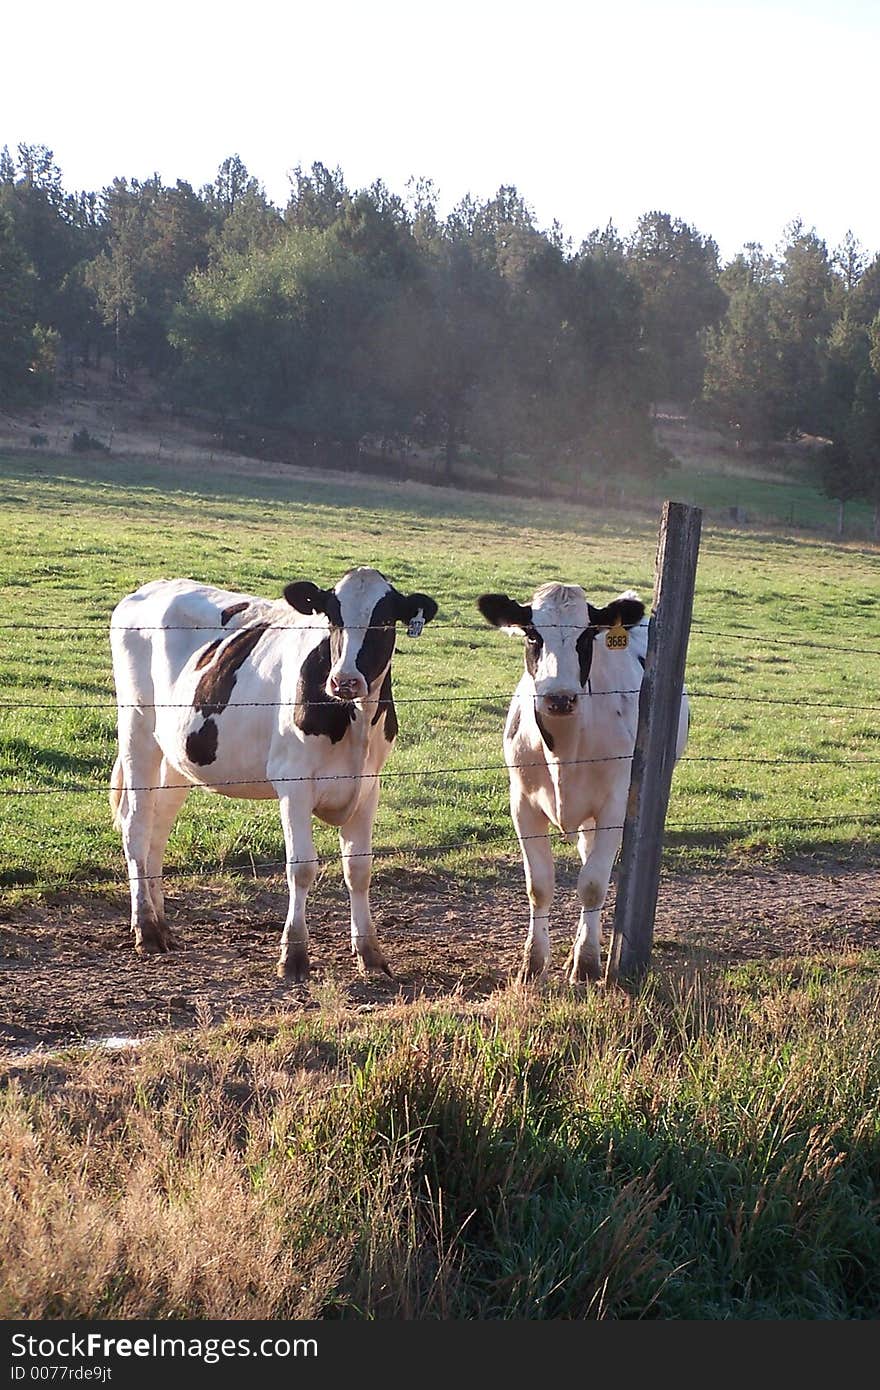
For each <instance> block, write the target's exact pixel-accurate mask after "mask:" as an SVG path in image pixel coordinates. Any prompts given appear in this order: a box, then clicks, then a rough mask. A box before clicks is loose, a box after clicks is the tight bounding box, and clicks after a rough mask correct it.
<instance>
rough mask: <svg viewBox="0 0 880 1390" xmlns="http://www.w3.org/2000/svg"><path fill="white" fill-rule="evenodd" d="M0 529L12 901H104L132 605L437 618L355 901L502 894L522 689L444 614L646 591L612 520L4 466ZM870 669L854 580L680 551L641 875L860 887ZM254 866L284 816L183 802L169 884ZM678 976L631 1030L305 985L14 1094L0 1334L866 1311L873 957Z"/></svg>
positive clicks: (225, 478)
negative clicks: (787, 874)
mask: <svg viewBox="0 0 880 1390" xmlns="http://www.w3.org/2000/svg"><path fill="white" fill-rule="evenodd" d="M0 506H2V514H3V536H4V545H3V549H2V560H0V564H2V567H3V568H2V586H3V598H4V602H3V611H2V614H0V624H2V626H0V702H2V704H0V733H2V740H0V749H2V753H0V757H2V762H0V790H3V791H5V792H15V791H22V790H26V789H41V790H48V792H49V793H50V794H47V795H39V796H30V795H23V796H18V795H6V796H3V798H2V805H3V816H2V829H0V863H2V875H3V879H2V881H3V885H4V893H5V895H6V898H7V900H8V901H10V902H12V901H14V900H16V899H19V898H22V897H30V896H39V895H49V894H57V893H59V892H60V893H61V894H62V895H63V894H64V893H65V891H66V890H67V889H68V888H70V887H72V886H77V887H78V889H79V890H80V892H82V893H99V892H113V893H121V892H122V889H123V887H124V875H123V868H122V862H121V853H120V846H119V843H118V838H117V836H116V834H115V832H114V831H113V830H112V828H111V826H110V822H109V814H108V809H107V800H106V783H107V779H108V776H109V771H110V767H111V765H112V761H113V756H114V723H115V720H114V708H113V692H112V684H111V679H110V662H109V649H108V640H107V623H108V618H109V614H110V611H111V609H112V607H113V605H114V604H115V602H116V601H117V600H118V598H119V597H120V596H121V595H122V594H124V593H125V592H127V591H129V590H130V589H132V588H134V587H135V586H137V585H138V584H141V583H143V582H144V581H145V580H147V579H149V578H153V577H157V576H160V575H165V576H171V575H176V574H187V575H191V576H194V577H198V578H203V579H206V580H214V581H220V582H222V583H224V584H229V585H231V586H237V585H238V586H241V587H242V588H245V589H253V590H256V591H257V592H262V593H266V594H270V595H271V594H277V593H279V592H280V590H281V586H282V584H283V583H285V582H286V581H288V580H290V579H292V578H295V577H307V578H313V579H315V580H317V581H318V582H320V583H321V584H327V583H330V582H332V581H333V580H335V579H336V578H337V577H338V575H339V574H340V573H341V571H342V570H344V569H345V568H346V567H347V566H349V565H350V564H354V563H363V562H368V563H372V564H376V565H378V566H379V567H381V568H383V569H384V570H385V571H386V572H387V573H388V574H389V575H390V576H391V577H392V578H394V580H395V581H396V582H398V583H399V584H400V585H402V586H404V587H412V588H416V587H417V588H422V589H425V590H427V591H428V592H432V593H434V594H435V596H436V597H437V598H438V600H439V602H440V614H439V617H438V619H437V621H436V622H435V623H434V624H432V625H431V626H430V627H429V628H427V629H426V632H425V634H424V636H423V637H422V638H421V639H419V641H418V642H416V641H412V640H410V639H408V638H406V637H405V636H401V638H400V642H399V648H400V650H399V654H398V656H397V658H396V665H395V686H396V695H397V698H398V701H399V709H400V716H401V736H400V739H399V742H398V746H397V748H396V750H395V752H394V755H393V757H392V760H391V762H390V763H389V775H387V776H386V777H385V779H384V782H383V799H382V807H381V810H380V815H379V820H378V825H377V833H376V844H377V845H378V846H380V847H385V848H387V849H389V851H390V852H389V854H388V855H387V856H383V857H382V858H381V860H380V862H379V865H378V866H377V870H378V873H379V875H383V874H395V875H397V876H398V879H399V881H400V883H401V884H405V883H418V882H419V880H420V879H421V878H422V877H424V878H425V879H427V878H428V877H429V876H430V877H432V878H433V877H434V876H436V875H438V874H442V875H444V876H446V877H448V878H449V880H450V881H452V882H456V881H457V882H459V883H462V884H465V883H466V882H470V881H472V880H473V879H474V878H476V877H480V878H483V879H489V878H491V876H493V875H505V876H508V877H509V876H510V875H511V874H516V876H517V881H519V873H520V870H519V864H518V854H517V852H516V846H515V844H512V843H511V831H510V825H509V819H508V810H507V796H506V773H505V772H504V770H503V769H500V768H499V767H498V764H499V763H500V761H501V750H500V738H501V729H502V724H503V719H504V712H505V708H506V704H507V697H508V695H509V693H510V691H511V690H512V688H513V685H514V683H515V681H516V679H517V677H518V673H519V670H520V663H521V654H520V650H519V646H518V644H517V643H515V642H513V641H510V640H508V639H505V638H503V637H502V636H501V635H500V634H497V633H496V632H494V630H491V629H489V628H485V627H484V626H483V625H482V622H481V620H480V618H479V616H478V614H477V612H476V609H475V608H474V606H473V600H474V597H475V596H476V595H477V594H478V593H479V592H481V591H482V590H484V589H488V588H491V589H496V588H498V589H508V590H510V591H511V592H513V593H515V594H517V595H518V596H520V597H521V598H525V597H526V596H527V595H528V594H529V593H530V591H531V590H532V589H533V587H534V586H535V585H536V584H537V583H539V582H541V581H543V580H546V579H548V578H550V577H553V576H555V577H562V578H566V579H573V580H577V581H579V582H581V583H583V584H584V586H585V588H586V589H587V592H588V593H589V594H590V596H591V597H593V598H598V599H604V598H606V597H608V596H610V595H612V594H613V593H615V592H617V591H619V589H620V588H622V587H623V586H627V585H634V586H636V587H638V588H639V589H641V591H642V593H643V595H644V596H645V597H646V598H648V597H649V596H650V592H651V586H652V578H653V563H654V553H655V547H656V524H646V523H645V522H644V521H643V520H639V521H637V522H633V521H632V520H631V519H629V518H628V517H627V516H626V514H625V513H623V512H620V513H617V514H613V513H610V512H606V513H603V514H602V515H601V516H597V515H595V514H591V513H590V512H588V511H587V510H583V511H581V512H577V511H576V510H575V509H573V508H572V507H571V506H565V505H562V504H554V505H552V506H551V505H546V506H544V505H540V504H531V503H516V502H499V503H497V504H490V503H488V502H487V501H485V500H483V499H480V498H478V497H461V496H457V495H455V494H452V493H445V492H441V491H438V492H436V493H432V492H429V491H427V490H421V489H413V488H406V487H394V486H390V485H389V486H376V485H370V484H368V483H366V482H361V483H358V482H351V483H349V484H347V485H346V484H342V483H341V482H339V481H327V480H324V481H320V480H312V481H309V482H304V481H301V480H299V479H296V478H294V477H287V478H284V477H279V478H268V477H267V478H260V477H247V478H245V477H241V476H234V475H233V474H231V473H223V472H222V471H221V470H220V469H216V470H214V471H213V472H211V473H210V474H207V473H204V472H202V473H196V472H186V471H185V470H184V469H182V468H181V469H178V470H177V471H175V472H173V473H172V472H169V471H168V470H167V469H164V468H156V467H153V468H151V467H150V466H148V465H142V466H138V467H137V468H136V467H135V466H134V465H133V464H131V463H130V462H129V463H126V464H124V465H123V464H120V463H119V462H118V461H115V460H112V459H110V460H104V461H101V462H99V463H92V462H89V461H85V462H76V463H73V462H71V461H69V460H63V461H62V460H58V461H57V462H53V461H51V460H45V459H41V460H39V461H35V460H34V459H32V458H29V457H28V458H14V457H8V458H5V459H2V460H0ZM878 674H880V594H878V589H877V584H876V551H875V550H873V549H871V548H863V549H858V548H856V547H853V546H841V545H835V544H833V543H831V542H829V541H826V540H821V541H820V540H816V539H815V538H812V539H810V538H807V539H804V538H795V537H791V538H785V537H780V536H773V535H770V534H766V535H761V534H748V535H743V534H736V533H734V532H729V531H723V530H715V529H713V528H712V527H708V528H707V529H706V531H705V533H704V542H703V549H702V554H701V560H700V566H699V571H698V580H697V597H696V607H695V617H694V631H693V636H692V642H691V653H690V662H689V670H688V682H689V686H690V688H691V690H692V692H693V704H692V710H693V723H692V734H691V742H690V747H689V750H688V760H687V761H683V762H682V763H681V764H680V765H679V768H678V770H677V772H676V775H675V778H674V783H673V798H672V804H671V807H670V815H669V831H668V837H667V843H668V856H667V858H668V861H669V862H671V863H673V864H678V865H679V866H683V865H693V866H694V868H697V869H698V868H699V867H700V866H701V865H706V864H711V863H714V862H718V861H730V860H732V859H742V858H745V857H748V858H751V859H753V860H756V861H757V862H759V863H769V862H770V861H771V860H778V859H782V858H784V857H785V856H790V855H794V854H809V855H814V856H817V857H821V856H825V855H837V856H842V857H846V856H853V857H859V856H864V857H868V856H870V855H871V854H872V853H873V852H874V851H875V850H876V847H877V840H878V834H880V817H878V816H877V811H876V806H877V800H876V787H877V769H878V766H880V692H878V688H877V687H878ZM451 697H455V698H451ZM65 705H66V706H67V707H68V708H67V709H64V708H59V707H60V706H65ZM81 706H88V708H80V707H81ZM448 768H469V769H471V770H470V771H466V772H461V771H459V772H457V773H455V774H454V775H447V774H446V773H443V774H442V775H440V772H439V770H441V769H448ZM432 771H433V772H436V773H437V774H438V775H436V776H434V775H431V774H432ZM395 773H401V774H403V775H401V776H395V775H393V774H395ZM80 786H90V787H94V790H90V791H87V792H78V791H77V792H71V791H64V789H65V788H72V787H80ZM862 818H864V819H862ZM817 821H818V822H824V823H819V824H816V823H815V822H817ZM319 845H320V847H321V850H322V851H323V852H327V853H332V852H333V850H334V848H335V846H334V840H333V836H332V834H331V832H329V831H323V830H322V832H321V834H320V838H319ZM448 845H464V848H457V849H443V848H442V847H443V846H448ZM562 853H564V854H566V855H571V854H572V853H573V852H572V851H571V850H570V849H569V848H565V849H564V850H563V851H562ZM281 855H282V842H281V836H280V830H279V827H278V819H277V813H276V809H275V807H274V805H273V803H259V804H248V803H238V802H233V801H227V800H221V799H213V798H211V797H210V796H208V795H202V794H199V795H195V796H193V797H191V798H190V801H189V803H188V805H187V807H186V809H185V811H184V813H183V815H182V816H181V818H180V821H179V824H178V826H177V828H176V830H175V832H174V835H173V837H172V841H171V846H170V854H169V862H170V866H171V869H172V871H173V872H176V873H177V875H178V876H179V878H180V879H181V880H182V879H183V878H185V877H189V876H191V877H192V878H193V879H198V878H204V877H208V878H212V879H218V880H220V879H224V878H227V877H229V876H230V875H236V876H237V875H239V874H240V876H241V881H242V884H244V883H246V880H247V878H248V877H249V876H250V875H251V873H252V872H253V868H252V865H253V864H261V863H264V864H273V863H277V861H278V859H279V858H280V857H281ZM676 960H677V963H675V962H674V961H672V960H671V959H669V960H664V962H663V963H662V968H658V969H657V970H656V971H655V972H654V973H653V974H652V975H651V977H650V978H649V980H648V982H647V985H646V987H645V988H644V989H643V990H642V991H641V992H640V993H639V994H638V995H637V996H632V995H630V994H625V993H623V992H621V991H615V990H610V989H608V990H602V989H594V990H589V991H587V992H584V993H581V992H578V991H573V990H571V989H568V988H565V987H561V986H560V985H558V984H556V983H554V982H553V981H551V982H550V983H549V984H548V985H546V986H545V987H544V988H542V989H535V990H529V991H524V990H521V989H517V988H507V989H498V990H496V991H494V992H492V993H491V994H489V995H488V996H487V997H485V998H481V999H480V1000H478V1001H471V1002H468V1001H466V1000H465V999H464V998H462V996H461V995H460V994H457V993H454V994H449V995H447V996H444V997H441V998H436V999H433V1000H428V999H421V1000H417V1001H416V1002H414V1003H411V1004H403V1003H401V1002H399V1001H398V1002H390V1003H387V1004H385V1005H384V1006H383V1007H381V1008H375V1009H373V1008H370V1009H369V1010H367V1011H366V1012H364V1011H363V1010H361V1009H359V1008H358V1007H356V1006H354V1005H353V1004H352V1002H351V1001H350V1000H349V999H348V996H347V995H346V994H345V992H344V989H343V988H342V986H341V985H340V984H339V982H337V981H335V980H334V979H332V978H328V979H325V980H324V982H323V983H316V984H314V985H313V986H312V993H311V996H310V999H309V1000H308V1001H307V1002H308V1003H309V1004H311V1005H312V1006H315V1005H317V1006H318V1007H311V1008H305V1007H303V1006H302V1005H303V1001H302V1000H298V999H296V998H294V997H293V996H291V997H290V998H289V999H285V1000H283V1001H276V1003H275V1005H274V1006H273V1010H272V1012H271V1013H270V1014H269V1015H268V1016H267V1017H264V1018H260V1019H247V1018H231V1019H230V1020H229V1021H227V1022H226V1023H225V1024H224V1025H223V1026H221V1027H216V1028H215V1027H211V1026H209V1025H208V1023H207V1021H206V1020H202V1021H199V1026H198V1027H196V1028H195V1029H191V1030H189V1031H186V1032H180V1033H177V1034H174V1033H168V1034H166V1035H165V1036H160V1037H158V1038H154V1039H152V1040H148V1041H145V1042H144V1043H143V1044H142V1045H141V1046H140V1047H139V1048H137V1049H136V1050H135V1051H133V1052H131V1053H124V1052H123V1053H113V1054H107V1053H105V1052H101V1051H98V1050H95V1049H77V1048H71V1049H70V1050H69V1051H67V1052H62V1053H60V1054H55V1055H52V1056H50V1057H47V1058H46V1057H40V1056H39V1055H37V1056H35V1057H31V1058H29V1059H26V1060H23V1061H22V1060H20V1059H18V1058H16V1057H12V1058H9V1059H7V1061H6V1062H5V1063H4V1064H3V1066H2V1067H0V1217H2V1220H0V1230H2V1233H3V1234H2V1237H0V1270H2V1273H0V1316H2V1317H5V1318H30V1319H45V1318H123V1319H130V1318H139V1317H140V1318H144V1317H147V1318H163V1319H189V1318H205V1317H207V1318H274V1319H291V1318H294V1319H295V1318H339V1317H350V1318H411V1319H412V1318H435V1317H442V1318H469V1319H470V1318H526V1319H544V1318H637V1317H639V1318H641V1317H648V1318H664V1319H678V1318H688V1319H690V1318H700V1319H731V1318H736V1319H744V1318H762V1319H771V1318H774V1319H775V1318H817V1319H853V1318H859V1319H870V1318H873V1317H876V1315H877V1309H878V1307H880V1237H878V1225H877V1220H876V1212H877V1196H878V1191H880V1145H878V1135H880V1110H878V1096H880V1074H878V1068H880V1061H878V1059H880V1037H878V1028H880V1024H878V1019H880V1008H878V1003H880V1000H878V986H877V975H878V969H880V960H878V957H877V953H876V952H873V951H870V950H854V951H851V952H849V953H848V954H838V955H837V956H836V957H831V956H830V955H829V956H827V957H824V958H823V957H815V958H811V959H780V960H776V961H769V962H768V961H756V962H753V963H752V964H750V965H747V966H742V965H740V966H731V965H729V964H725V963H724V962H723V961H721V962H718V961H715V962H714V963H713V962H712V961H711V960H710V959H709V958H707V957H703V956H702V955H701V954H700V951H699V949H698V948H697V949H695V950H693V951H691V952H690V953H686V954H683V955H681V956H680V957H677V958H676ZM58 968H61V969H63V968H64V966H63V965H60V966H59V967H58ZM146 969H147V968H146V967H145V971H146ZM22 978H24V976H22ZM150 979H152V976H150V977H149V978H147V977H146V975H145V984H147V983H149V980H150ZM25 987H26V986H25ZM268 988H269V987H268V984H267V992H268ZM267 997H268V994H267ZM197 1020H198V1015H197ZM377 1213H379V1214H381V1219H377Z"/></svg>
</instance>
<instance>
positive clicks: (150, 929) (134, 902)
mask: <svg viewBox="0 0 880 1390" xmlns="http://www.w3.org/2000/svg"><path fill="white" fill-rule="evenodd" d="M129 723H130V724H131V726H132V727H131V729H130V730H126V732H125V736H123V734H122V733H121V734H120V746H122V745H123V744H124V745H125V746H126V748H127V750H128V751H127V755H126V756H125V757H124V758H123V757H122V756H120V757H119V758H117V760H116V764H115V766H114V768H113V775H112V779H111V786H112V793H113V801H114V804H115V807H116V810H115V818H116V823H117V825H118V827H119V830H120V832H121V834H122V848H123V852H124V854H125V865H126V869H127V871H128V886H129V890H130V893H131V930H132V933H133V935H134V948H135V950H136V951H137V953H138V955H151V954H154V953H156V952H161V951H167V949H168V942H167V941H166V939H165V935H164V932H163V929H162V926H161V924H160V921H159V917H158V914H157V912H156V908H155V905H154V902H153V895H152V892H151V891H150V846H151V843H152V838H153V818H154V815H155V811H156V795H157V783H158V778H159V768H160V766H161V762H162V754H161V752H160V751H159V747H158V745H157V744H156V743H155V742H154V740H153V738H152V735H151V734H150V733H148V732H147V731H146V730H144V728H143V727H142V724H141V723H136V722H135V721H133V720H130V721H129ZM120 729H122V719H121V718H120Z"/></svg>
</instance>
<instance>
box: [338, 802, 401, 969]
mask: <svg viewBox="0 0 880 1390" xmlns="http://www.w3.org/2000/svg"><path fill="white" fill-rule="evenodd" d="M378 804H379V779H378V777H376V778H374V779H373V785H372V787H371V788H370V790H369V792H368V794H367V795H366V796H365V797H364V800H363V801H362V802H361V804H360V805H359V806H358V809H357V810H356V811H355V813H354V815H353V816H352V817H351V818H350V820H347V821H346V823H345V825H343V826H341V827H340V830H339V848H340V851H341V853H342V872H343V874H344V875H345V882H346V886H347V888H348V895H349V898H350V899H351V951H352V955H353V956H354V958H355V960H356V961H357V965H358V969H359V970H377V971H382V972H383V973H384V974H385V975H391V971H390V970H389V968H388V962H387V961H386V959H385V956H384V954H383V952H382V948H381V946H380V945H379V939H378V937H377V936H376V928H375V927H374V926H373V918H372V914H371V913H370V875H371V871H372V865H373V853H372V846H373V821H374V820H375V817H376V807H377V805H378ZM393 978H394V977H393V976H392V979H393Z"/></svg>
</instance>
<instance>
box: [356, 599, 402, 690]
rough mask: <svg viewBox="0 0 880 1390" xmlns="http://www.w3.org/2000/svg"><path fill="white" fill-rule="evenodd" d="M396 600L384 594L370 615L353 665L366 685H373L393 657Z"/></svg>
mask: <svg viewBox="0 0 880 1390" xmlns="http://www.w3.org/2000/svg"><path fill="white" fill-rule="evenodd" d="M397 600H398V595H397V594H395V593H393V592H392V593H388V594H385V595H384V596H383V597H382V598H380V599H379V602H378V603H377V604H376V605H375V606H374V608H373V611H372V613H371V614H370V621H369V626H368V627H367V631H366V633H365V634H364V640H363V642H362V643H361V649H360V651H359V652H358V654H357V656H356V657H355V663H354V664H355V666H356V667H357V668H358V670H359V671H360V673H361V675H362V676H363V678H364V680H365V681H366V682H367V685H372V684H373V681H374V680H376V678H377V676H379V674H380V673H381V672H382V671H384V670H385V667H386V666H387V665H388V663H389V662H390V660H391V658H392V656H393V655H394V638H395V634H396V628H395V623H396V622H397Z"/></svg>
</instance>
